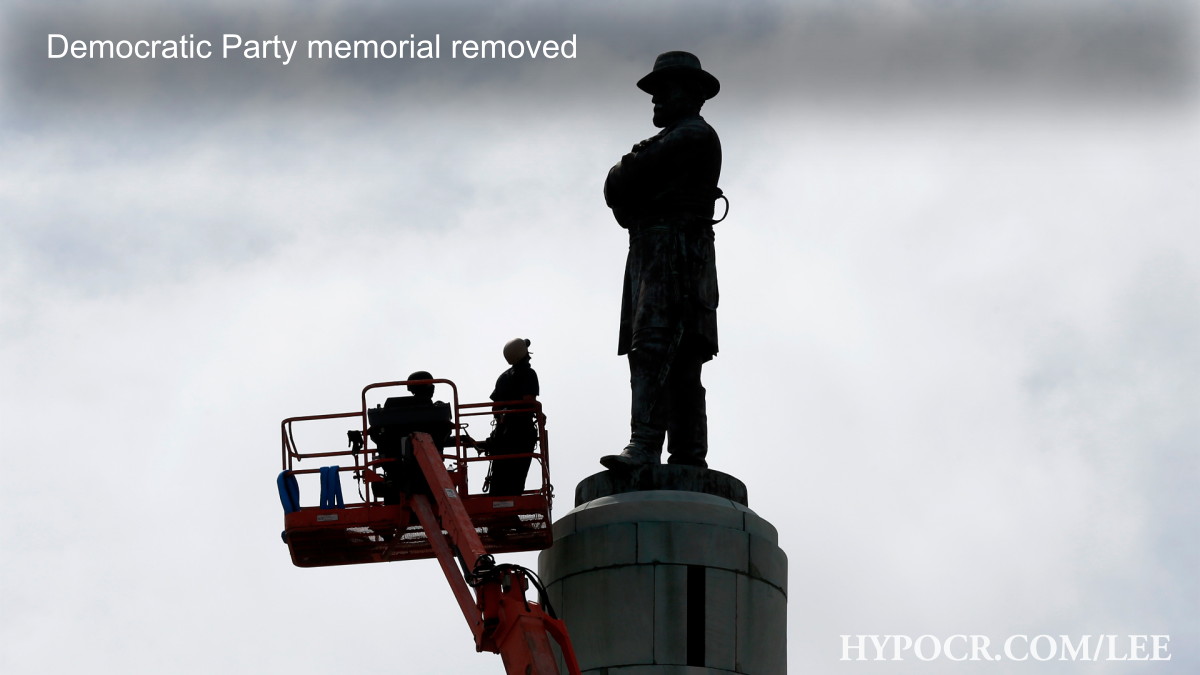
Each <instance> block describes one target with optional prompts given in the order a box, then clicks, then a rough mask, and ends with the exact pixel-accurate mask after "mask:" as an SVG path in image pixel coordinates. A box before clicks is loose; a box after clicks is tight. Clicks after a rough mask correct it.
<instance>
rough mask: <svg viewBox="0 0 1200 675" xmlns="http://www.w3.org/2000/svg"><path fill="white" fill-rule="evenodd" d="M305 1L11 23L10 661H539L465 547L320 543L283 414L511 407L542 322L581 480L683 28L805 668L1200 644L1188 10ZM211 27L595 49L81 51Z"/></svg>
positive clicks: (563, 494)
mask: <svg viewBox="0 0 1200 675" xmlns="http://www.w3.org/2000/svg"><path fill="white" fill-rule="evenodd" d="M292 4H296V3H281V2H275V3H258V6H257V7H256V8H255V9H246V8H242V7H240V6H238V5H236V4H234V3H200V2H196V3H190V4H187V5H185V6H184V8H183V9H172V10H168V9H162V8H151V7H136V6H135V7H132V8H131V7H130V6H129V5H127V4H125V3H120V5H118V3H113V2H101V1H98V0H96V1H92V2H77V3H69V4H67V3H60V4H56V5H46V4H45V3H10V6H9V7H8V8H6V9H5V10H4V15H5V20H4V22H3V30H2V36H3V47H2V48H0V49H2V51H0V54H2V55H3V56H2V59H3V60H2V62H0V158H2V159H3V162H2V163H0V172H2V175H0V298H2V299H3V300H2V302H0V375H2V376H0V382H2V383H3V385H2V386H0V409H3V411H4V412H3V420H4V421H3V424H2V425H0V443H2V444H0V447H3V453H4V460H5V468H4V470H3V471H2V472H0V490H3V491H4V494H5V495H6V497H7V499H8V503H9V504H12V505H15V508H14V509H12V510H11V511H10V514H9V517H8V518H5V519H3V521H2V522H0V607H3V608H4V610H3V611H2V612H0V635H2V636H3V639H2V640H0V671H3V672H5V673H75V672H81V671H83V670H85V669H86V671H87V672H102V673H110V672H111V673H126V672H138V673H158V672H169V673H211V672H233V673H259V672H283V671H287V672H292V673H328V672H337V671H339V670H344V669H350V668H358V667H362V665H363V659H364V658H365V659H368V660H372V659H373V660H375V661H376V662H377V663H378V666H377V667H378V668H380V669H382V670H381V672H383V671H387V670H388V669H389V668H390V669H391V670H393V671H395V672H410V673H467V672H502V666H501V665H500V661H499V659H498V658H496V657H494V656H491V655H477V654H474V653H473V651H472V648H471V643H470V637H469V633H468V631H467V629H466V627H465V626H464V625H463V622H462V619H461V616H459V615H458V613H457V612H458V610H457V608H456V606H455V605H454V602H453V600H452V598H451V595H450V593H449V591H448V589H446V588H445V584H444V581H443V580H442V577H441V574H440V572H439V571H438V569H437V567H436V565H434V564H432V563H430V562H421V563H409V564H403V565H399V564H391V565H373V566H372V565H365V566H355V567H350V568H341V569H337V568H335V569H322V570H300V569H296V568H293V567H292V566H291V565H290V562H289V559H288V557H287V551H286V548H285V547H284V546H283V544H281V543H280V541H279V537H278V533H279V530H280V529H281V528H282V517H281V509H280V507H279V503H278V499H277V495H276V493H275V488H274V477H275V474H276V472H277V471H278V468H279V467H278V461H279V460H278V446H277V443H278V426H277V425H278V422H279V420H281V419H282V418H284V417H287V416H291V415H298V414H315V413H323V412H336V411H343V410H350V409H353V408H354V407H355V405H356V402H357V396H358V392H359V391H360V389H361V387H362V386H363V385H364V384H367V383H369V382H375V381H381V380H388V379H395V378H400V377H403V376H404V375H406V374H407V373H408V372H410V371H412V370H415V369H418V368H424V369H428V370H430V371H432V372H433V373H434V374H435V375H437V376H440V377H448V378H450V379H453V380H454V381H455V382H457V383H458V386H459V390H460V392H461V394H462V396H463V398H464V399H466V400H483V399H486V397H487V394H488V393H489V392H490V390H491V386H492V383H493V382H494V379H495V377H496V375H497V374H498V373H499V372H500V371H501V370H502V369H503V367H504V363H503V361H502V359H501V357H500V347H501V345H502V344H503V343H504V342H505V341H506V340H508V339H510V338H511V337H514V336H517V335H521V336H527V337H530V338H531V339H532V340H533V351H534V353H535V356H534V366H535V367H536V368H537V370H538V372H539V375H540V377H541V381H542V390H543V393H542V400H543V403H544V405H545V407H546V411H547V414H548V415H549V420H550V422H549V424H550V426H549V429H550V433H551V440H552V448H553V451H554V470H555V482H556V485H557V487H558V494H559V496H560V499H559V500H558V501H557V503H556V507H557V508H556V513H557V514H559V515H561V514H562V513H565V512H566V511H567V510H569V508H570V506H571V494H572V493H573V489H574V486H575V484H576V483H577V482H578V481H579V480H581V479H583V478H584V477H586V476H588V475H590V474H592V473H594V472H596V471H599V470H601V467H600V466H599V464H598V463H597V461H596V460H597V459H598V458H599V456H600V455H602V454H608V453H610V452H613V451H615V450H618V449H619V448H620V447H621V446H622V445H623V444H624V442H625V440H627V439H626V438H625V434H626V433H627V432H626V429H627V419H628V417H627V415H628V413H627V408H628V383H627V375H626V372H627V371H626V367H625V364H624V362H623V360H622V359H621V358H619V357H617V356H616V354H615V351H616V329H617V325H616V324H617V313H618V307H619V292H620V284H621V271H622V266H623V261H624V252H625V247H626V239H625V235H624V232H623V231H622V230H621V229H620V228H619V227H618V226H617V225H616V224H615V222H614V221H613V220H612V218H611V216H610V214H609V213H608V212H607V209H606V208H605V206H604V202H603V198H602V195H601V185H602V182H603V177H604V175H605V172H606V171H607V169H608V167H609V166H611V165H612V164H613V163H614V162H615V161H616V160H617V159H618V158H619V157H620V155H621V154H622V153H624V152H626V151H627V149H628V147H629V146H630V145H631V144H633V143H634V142H636V141H638V140H640V139H642V138H645V137H647V136H649V135H651V134H652V133H653V131H654V130H653V128H652V127H651V125H650V123H649V118H650V104H649V100H648V97H646V96H645V95H644V94H643V93H641V92H640V91H638V90H637V89H636V88H635V87H634V86H633V83H634V82H635V81H636V80H637V79H638V78H639V77H641V76H642V75H643V74H645V72H648V70H649V68H650V66H651V64H652V63H653V59H654V56H655V55H656V54H657V53H659V52H661V51H666V50H669V49H688V50H691V51H694V52H695V53H697V54H698V55H699V57H700V58H701V60H702V61H703V63H704V65H705V67H706V68H707V69H709V70H710V71H711V72H713V73H714V74H715V75H716V76H717V77H719V78H720V79H721V81H722V85H723V86H722V93H721V95H720V96H718V97H717V98H716V99H714V100H713V101H711V102H710V103H709V104H708V105H706V107H705V110H704V114H705V116H706V118H707V119H708V120H709V122H711V123H712V124H713V125H714V127H716V129H717V130H718V132H719V133H720V134H721V137H722V140H723V143H724V148H725V166H724V171H723V177H722V187H723V188H724V190H725V192H726V193H727V194H728V195H729V197H730V200H731V202H732V208H731V213H730V216H729V218H728V219H727V220H726V221H725V222H723V223H721V224H720V225H719V226H718V230H717V231H718V236H717V247H718V269H719V274H720V282H721V292H722V303H721V308H720V313H719V321H720V331H721V354H720V355H719V356H718V358H717V359H716V360H714V361H713V362H712V363H711V364H709V365H708V366H707V367H706V369H705V383H706V386H707V387H708V390H709V398H710V403H709V409H710V424H711V436H712V442H711V445H712V450H711V464H712V466H713V467H714V468H716V469H719V470H722V471H726V472H728V473H731V474H733V475H735V476H738V477H739V478H741V479H742V480H743V481H745V482H746V484H747V486H748V487H749V490H750V506H751V508H753V509H754V510H755V511H756V512H758V513H759V514H760V515H762V516H764V517H765V518H767V519H769V520H771V521H772V522H773V523H774V524H775V525H776V526H777V527H778V528H779V531H780V539H781V542H780V543H781V546H782V547H783V548H784V550H785V551H786V552H787V553H788V555H789V560H790V585H791V588H790V603H789V617H788V620H789V626H788V633H789V662H790V667H791V670H792V672H795V673H829V674H835V675H838V674H841V673H881V674H882V673H908V672H914V671H913V668H914V667H916V665H919V666H920V669H921V672H929V673H950V672H954V673H962V672H979V673H999V672H1018V670H1017V669H1013V670H1011V671H1010V670H1008V667H1001V666H998V665H996V664H960V663H951V662H948V661H937V662H933V663H930V664H914V663H913V662H906V663H904V664H895V663H867V664H859V663H846V662H839V661H838V657H839V656H840V649H841V643H840V640H839V638H838V636H839V635H840V634H844V633H901V634H909V635H912V636H918V635H922V634H926V633H931V634H938V635H950V634H954V633H980V634H987V635H990V636H993V637H994V638H995V639H998V640H1003V639H1004V638H1005V637H1006V636H1008V635H1011V634H1018V633H1020V634H1030V635H1033V634H1039V633H1049V634H1054V635H1059V634H1066V635H1082V634H1088V633H1091V634H1096V633H1106V634H1110V633H1118V634H1128V633H1137V634H1142V633H1160V634H1170V635H1171V639H1172V641H1171V650H1172V654H1173V656H1174V660H1173V661H1172V662H1171V663H1166V664H1141V665H1149V666H1151V667H1150V668H1147V669H1139V668H1137V667H1135V665H1134V664H1121V663H1112V664H1070V663H1058V662H1051V663H1026V664H1023V665H1024V668H1023V669H1021V672H1029V673H1038V674H1041V673H1067V672H1079V671H1081V670H1087V671H1088V672H1096V673H1106V674H1107V673H1132V672H1153V673H1168V672H1170V673H1176V672H1179V673H1182V672H1192V671H1195V670H1196V669H1197V668H1198V667H1200V656H1198V654H1197V644H1200V622H1198V613H1197V606H1198V604H1197V603H1198V600H1200V589H1198V588H1197V585H1196V581H1195V569H1197V567H1198V566H1200V560H1198V555H1197V552H1198V551H1197V548H1198V544H1197V537H1196V533H1197V507H1198V504H1197V497H1196V490H1195V484H1196V481H1197V479H1198V478H1200V467H1198V464H1197V461H1198V460H1197V452H1196V440H1195V439H1196V438H1198V437H1200V421H1198V419H1200V418H1198V415H1197V410H1200V352H1198V348H1197V345H1198V344H1200V272H1198V270H1200V234H1197V230H1196V223H1197V217H1198V216H1200V201H1198V198H1197V196H1196V187H1195V186H1196V185H1197V179H1198V178H1200V116H1198V115H1197V112H1198V109H1197V100H1196V85H1197V72H1196V65H1197V64H1198V63H1200V59H1198V58H1197V57H1198V56H1200V46H1198V44H1197V42H1196V40H1195V31H1196V27H1197V22H1196V7H1195V6H1194V5H1193V4H1192V3H1190V2H1184V1H1183V0H1178V1H1168V0H1162V1H1154V2H1138V3H1121V2H1111V3H1110V2H1103V3H1102V2H1095V3H1085V2H1082V1H1080V2H1065V3H1055V7H1056V8H1055V9H1053V10H1048V9H1044V8H1042V7H1041V4H1042V3H1033V2H1000V1H998V2H988V3H966V2H950V1H947V2H933V1H927V2H918V1H907V2H906V1H901V0H893V1H884V0H874V1H871V2H861V3H853V5H852V7H847V6H846V4H847V3H835V2H820V1H817V0H810V1H808V2H803V3H795V4H794V5H793V4H788V5H786V6H785V5H783V4H778V3H736V4H735V3H716V2H701V3H682V2H651V3H641V2H639V3H634V2H622V3H606V4H605V5H604V9H599V8H598V7H591V6H590V5H589V4H585V3H549V2H532V3H526V2H492V3H458V4H456V5H455V6H454V9H444V8H441V7H440V6H439V5H440V3H432V2H428V3H415V4H416V5H417V6H415V7H406V8H404V9H399V8H396V7H394V6H393V5H392V4H391V3H383V2H367V3H358V2H356V3H350V2H326V3H320V4H319V5H315V4H309V3H304V4H303V5H302V6H300V7H292V6H291V5H292ZM406 4H414V3H406ZM47 7H49V9H47ZM182 32H187V33H191V34H195V35H196V36H197V37H198V38H201V37H205V38H208V39H219V36H220V34H222V33H224V32H241V33H243V34H245V35H247V36H249V35H252V34H253V35H256V36H259V37H262V38H270V37H273V36H274V35H276V34H279V35H280V36H281V37H291V38H294V39H302V40H304V39H316V38H330V39H354V38H360V37H362V38H368V37H375V38H377V39H381V38H385V37H392V38H397V39H402V38H407V37H408V35H409V34H413V33H415V34H418V38H420V37H422V35H421V34H425V35H429V34H434V33H440V34H441V35H442V39H443V40H450V39H498V38H503V39H522V40H524V39H529V40H537V39H564V38H567V37H570V36H572V35H574V36H576V40H577V44H578V53H577V56H576V58H575V59H571V60H557V61H536V62H531V61H528V60H526V61H505V62H481V61H472V62H468V61H463V60H451V59H447V58H443V59H440V60H438V61H425V62H416V61H407V62H375V63H364V62H339V63H314V62H311V61H305V60H298V61H296V62H294V63H291V64H289V65H287V66H283V65H281V64H279V63H273V62H256V63H240V62H237V61H225V62H217V61H203V62H202V61H192V62H179V61H176V62H162V61H160V62H154V63H136V62H129V61H120V62H106V63H97V62H78V61H76V62H68V61H64V60H53V61H52V60H49V59H47V58H45V56H46V51H45V50H46V35H47V33H64V34H67V35H68V37H69V38H71V39H96V38H110V39H154V38H173V37H177V36H178V34H180V33H182ZM514 559H515V560H517V561H521V562H524V563H525V564H528V565H531V566H532V565H534V560H535V556H533V555H528V556H514ZM399 659H403V664H401V663H400V661H399ZM392 664H395V665H394V667H393V665H392ZM964 665H966V666H967V667H964ZM971 665H975V666H976V668H975V669H971V668H970V666H971Z"/></svg>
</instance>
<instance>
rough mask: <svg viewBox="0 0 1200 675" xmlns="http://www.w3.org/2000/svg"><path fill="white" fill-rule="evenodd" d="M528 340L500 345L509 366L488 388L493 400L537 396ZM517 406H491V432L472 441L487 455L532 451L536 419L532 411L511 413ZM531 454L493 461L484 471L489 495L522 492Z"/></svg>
mask: <svg viewBox="0 0 1200 675" xmlns="http://www.w3.org/2000/svg"><path fill="white" fill-rule="evenodd" d="M530 344H531V343H530V341H529V340H526V339H524V338H516V339H514V340H509V341H508V343H507V344H505V345H504V360H505V361H507V362H508V363H509V365H510V366H511V367H510V368H509V369H508V370H506V371H504V372H503V373H501V374H500V377H499V378H497V379H496V388H495V389H494V390H493V391H492V395H491V399H492V400H493V401H535V400H537V395H538V377H537V373H536V372H534V370H533V368H531V367H530V366H529V360H530V358H531V357H532V356H533V354H531V353H530V352H529V345H530ZM514 408H518V406H495V407H494V408H493V411H494V412H495V422H494V426H493V427H492V433H491V435H489V436H488V437H487V439H486V440H484V441H481V442H478V443H476V445H478V446H479V447H480V449H481V450H482V451H484V452H486V453H487V454H488V455H490V456H493V457H495V456H497V455H522V454H526V453H531V452H533V449H534V446H535V445H536V444H537V441H538V431H537V422H536V420H535V419H534V413H533V412H532V411H530V412H511V413H506V412H504V411H506V410H512V409H514ZM531 461H532V458H531V457H518V458H515V459H502V460H493V461H492V466H491V468H490V469H489V470H488V480H487V487H486V488H485V490H486V491H487V492H488V494H491V495H493V496H500V495H519V494H521V493H522V492H524V491H525V475H526V474H528V473H529V463H530V462H531Z"/></svg>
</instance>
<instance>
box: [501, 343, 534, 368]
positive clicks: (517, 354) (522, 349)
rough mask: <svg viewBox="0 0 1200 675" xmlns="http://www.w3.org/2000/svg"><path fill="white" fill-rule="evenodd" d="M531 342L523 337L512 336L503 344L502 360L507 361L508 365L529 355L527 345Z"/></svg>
mask: <svg viewBox="0 0 1200 675" xmlns="http://www.w3.org/2000/svg"><path fill="white" fill-rule="evenodd" d="M530 344H532V343H531V342H530V341H529V340H526V339H525V338H513V339H511V340H509V341H508V342H506V343H505V344H504V360H505V361H508V364H509V365H512V364H514V363H516V362H517V361H520V360H521V359H523V358H525V357H526V356H529V345H530Z"/></svg>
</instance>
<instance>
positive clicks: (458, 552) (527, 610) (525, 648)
mask: <svg viewBox="0 0 1200 675" xmlns="http://www.w3.org/2000/svg"><path fill="white" fill-rule="evenodd" d="M412 448H413V455H414V456H415V457H416V460H417V465H418V466H419V467H420V468H421V473H422V474H423V475H424V476H425V480H426V481H427V482H428V484H429V495H428V496H427V495H424V494H414V495H411V503H412V508H413V513H414V514H415V515H416V516H417V520H418V521H419V522H420V523H421V527H422V528H423V529H424V530H425V534H426V536H427V537H428V540H429V543H430V545H431V546H432V547H433V550H434V552H435V553H436V554H437V559H438V562H439V563H440V564H441V566H442V572H444V573H445V575H446V580H447V581H448V582H450V588H451V590H453V592H454V597H455V599H457V600H458V605H459V607H460V608H461V609H462V613H463V617H464V618H466V620H467V624H468V625H470V627H471V633H472V634H473V635H474V636H475V649H476V650H477V651H481V652H482V651H490V652H493V653H496V654H500V656H501V658H502V659H503V661H504V669H505V672H506V673H508V675H560V671H559V668H558V665H557V663H556V662H555V658H554V652H553V649H552V647H551V643H550V638H553V639H554V641H555V642H557V643H558V646H559V649H560V650H561V653H562V658H563V662H564V663H565V664H566V667H567V672H568V675H579V664H578V662H577V661H576V658H575V650H574V649H573V648H572V646H571V640H570V638H569V637H568V635H567V630H566V628H565V626H564V625H563V623H562V621H560V620H558V619H556V618H554V617H552V616H550V615H549V614H547V613H546V612H545V611H544V610H543V609H542V607H541V605H539V604H538V603H534V602H529V601H528V600H527V599H526V598H525V591H526V589H527V588H528V581H527V578H526V572H525V570H523V569H522V568H519V567H516V566H513V565H496V564H495V563H494V561H493V559H492V556H491V555H489V554H488V553H487V552H486V551H485V550H484V547H483V542H482V541H481V540H480V538H479V534H478V533H477V532H476V531H475V526H474V525H473V524H472V521H471V517H470V514H468V513H467V509H466V508H465V507H464V506H463V503H462V500H461V499H459V496H458V492H457V491H456V490H455V489H454V484H453V483H452V482H451V480H450V475H449V473H448V472H447V471H446V466H445V464H444V463H443V460H442V456H441V454H440V453H439V452H438V450H437V447H436V446H435V445H434V443H433V439H432V438H431V437H430V436H429V435H428V434H424V433H415V434H413V435H412ZM443 529H444V530H445V533H443ZM459 563H461V566H460V564H459ZM472 588H474V590H475V593H474V596H472V593H471V589H472Z"/></svg>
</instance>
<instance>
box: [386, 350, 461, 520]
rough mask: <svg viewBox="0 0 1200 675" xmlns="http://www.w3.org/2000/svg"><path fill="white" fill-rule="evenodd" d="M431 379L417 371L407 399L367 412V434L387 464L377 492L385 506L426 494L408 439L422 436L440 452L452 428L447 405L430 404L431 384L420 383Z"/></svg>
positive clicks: (393, 401)
mask: <svg viewBox="0 0 1200 675" xmlns="http://www.w3.org/2000/svg"><path fill="white" fill-rule="evenodd" d="M432 379H433V375H430V374H429V373H428V372H427V371H424V370H418V371H416V372H414V373H413V374H411V375H409V376H408V381H409V384H408V385H407V389H408V392H409V394H410V395H409V396H394V397H392V398H389V399H388V400H387V401H384V404H383V406H382V407H379V406H376V407H374V408H370V409H368V410H367V421H368V422H369V423H370V428H369V429H368V430H367V434H368V435H370V437H371V440H373V441H375V445H376V447H378V448H379V456H380V457H381V458H382V459H385V460H389V461H386V462H384V463H383V471H384V479H383V488H382V489H381V490H379V496H381V497H383V500H384V502H385V503H394V502H395V501H397V499H398V498H399V496H400V494H402V493H412V492H418V491H419V492H425V491H427V488H426V485H425V481H424V479H423V478H422V477H421V470H420V468H419V467H418V466H417V463H416V458H415V457H414V456H413V451H412V441H411V439H410V438H409V436H411V435H412V434H413V433H414V432H418V431H420V432H425V433H427V434H429V435H430V436H431V437H432V438H433V442H434V444H435V445H436V446H437V448H438V450H442V449H443V448H445V447H446V442H447V439H448V438H449V436H450V431H451V430H452V429H453V428H454V423H453V422H452V421H451V411H450V404H448V403H444V402H442V401H434V400H433V383H432V382H428V383H424V384H420V383H419V382H421V381H422V380H432ZM414 382H416V383H417V384H414Z"/></svg>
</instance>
